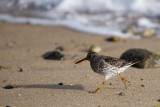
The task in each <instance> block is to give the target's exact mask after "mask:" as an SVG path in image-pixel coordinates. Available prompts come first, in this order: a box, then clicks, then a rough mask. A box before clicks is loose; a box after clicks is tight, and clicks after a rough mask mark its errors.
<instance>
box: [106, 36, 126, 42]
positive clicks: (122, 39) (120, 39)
mask: <svg viewBox="0 0 160 107" xmlns="http://www.w3.org/2000/svg"><path fill="white" fill-rule="evenodd" d="M124 40H125V38H122V37H116V36H113V37H108V38H106V41H110V42H120V41H124Z"/></svg>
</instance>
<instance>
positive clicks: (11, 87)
mask: <svg viewBox="0 0 160 107" xmlns="http://www.w3.org/2000/svg"><path fill="white" fill-rule="evenodd" d="M3 88H5V89H13V88H14V86H12V85H6V86H5V87H3Z"/></svg>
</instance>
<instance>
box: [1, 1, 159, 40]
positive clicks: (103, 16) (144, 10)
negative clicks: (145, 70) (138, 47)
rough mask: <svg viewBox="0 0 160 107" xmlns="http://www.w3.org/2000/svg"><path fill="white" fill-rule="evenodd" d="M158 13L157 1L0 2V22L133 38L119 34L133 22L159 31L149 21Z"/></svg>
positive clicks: (155, 24) (155, 25)
mask: <svg viewBox="0 0 160 107" xmlns="http://www.w3.org/2000/svg"><path fill="white" fill-rule="evenodd" d="M159 10H160V1H158V0H0V20H5V21H8V22H12V23H30V24H41V25H59V26H65V27H69V28H71V29H74V30H77V31H81V32H88V33H92V34H99V35H106V36H108V35H109V36H123V37H136V38H137V36H133V35H130V34H124V33H123V32H122V31H123V30H124V29H126V28H127V27H128V26H129V25H130V24H133V23H135V24H136V26H139V27H142V26H143V27H147V28H150V27H152V28H156V29H159V28H160V27H159V23H157V22H154V21H152V18H153V17H157V16H159V15H160V11H159ZM134 18H137V21H134V20H133V19H134Z"/></svg>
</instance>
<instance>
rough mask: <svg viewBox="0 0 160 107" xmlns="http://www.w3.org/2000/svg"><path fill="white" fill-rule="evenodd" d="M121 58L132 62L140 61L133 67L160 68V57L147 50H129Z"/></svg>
mask: <svg viewBox="0 0 160 107" xmlns="http://www.w3.org/2000/svg"><path fill="white" fill-rule="evenodd" d="M120 58H121V59H125V60H128V61H132V62H137V61H140V62H139V63H137V64H134V65H133V66H134V67H137V68H155V67H160V55H158V54H156V53H153V52H151V51H148V50H146V49H136V48H135V49H129V50H127V51H125V52H124V53H123V54H122V55H121V57H120Z"/></svg>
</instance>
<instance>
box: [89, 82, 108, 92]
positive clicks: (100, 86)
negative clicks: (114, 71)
mask: <svg viewBox="0 0 160 107" xmlns="http://www.w3.org/2000/svg"><path fill="white" fill-rule="evenodd" d="M105 84H106V83H105V82H103V83H102V84H100V85H99V87H98V88H97V89H96V90H94V91H89V93H92V94H94V93H97V92H98V91H99V90H100V89H101V88H102V87H103V86H104V85H105Z"/></svg>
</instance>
